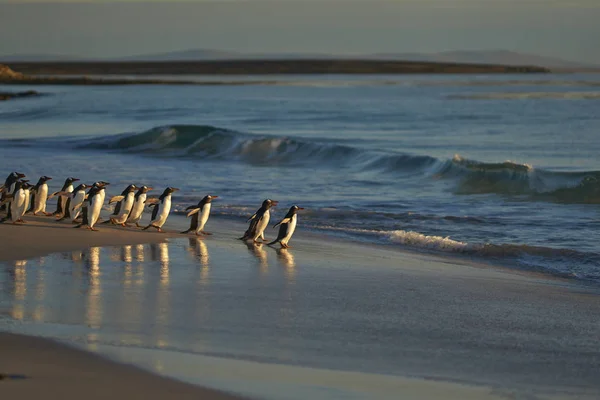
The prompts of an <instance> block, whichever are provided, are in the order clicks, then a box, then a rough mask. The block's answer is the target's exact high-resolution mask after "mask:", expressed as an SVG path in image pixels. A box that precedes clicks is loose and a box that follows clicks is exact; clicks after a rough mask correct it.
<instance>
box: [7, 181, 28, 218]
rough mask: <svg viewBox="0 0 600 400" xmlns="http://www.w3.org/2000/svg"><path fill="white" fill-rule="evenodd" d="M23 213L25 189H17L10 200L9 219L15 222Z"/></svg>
mask: <svg viewBox="0 0 600 400" xmlns="http://www.w3.org/2000/svg"><path fill="white" fill-rule="evenodd" d="M24 213H25V191H24V190H23V189H19V190H17V192H16V193H15V196H14V197H13V199H12V201H11V202H10V219H11V221H12V222H15V221H16V220H18V219H19V218H21V217H22V216H23V214H24Z"/></svg>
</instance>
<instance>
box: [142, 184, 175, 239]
mask: <svg viewBox="0 0 600 400" xmlns="http://www.w3.org/2000/svg"><path fill="white" fill-rule="evenodd" d="M178 190H179V189H178V188H174V187H168V188H166V189H165V191H164V192H163V194H161V195H160V197H159V198H158V203H156V204H153V205H152V206H154V210H152V218H151V220H150V224H149V225H148V226H147V227H145V228H144V230H146V229H148V228H150V227H153V228H156V229H158V231H159V232H162V229H161V227H162V226H163V225H164V224H165V222H167V218H168V217H169V212H171V195H172V194H173V192H176V191H178Z"/></svg>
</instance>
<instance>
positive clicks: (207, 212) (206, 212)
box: [196, 203, 210, 233]
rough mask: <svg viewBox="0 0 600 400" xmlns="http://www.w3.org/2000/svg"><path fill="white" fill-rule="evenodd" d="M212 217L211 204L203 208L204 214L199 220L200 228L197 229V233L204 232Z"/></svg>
mask: <svg viewBox="0 0 600 400" xmlns="http://www.w3.org/2000/svg"><path fill="white" fill-rule="evenodd" d="M209 216H210V203H207V204H205V205H204V207H202V214H201V215H200V217H199V219H198V228H196V233H198V232H200V231H203V230H204V225H206V221H208V217H209Z"/></svg>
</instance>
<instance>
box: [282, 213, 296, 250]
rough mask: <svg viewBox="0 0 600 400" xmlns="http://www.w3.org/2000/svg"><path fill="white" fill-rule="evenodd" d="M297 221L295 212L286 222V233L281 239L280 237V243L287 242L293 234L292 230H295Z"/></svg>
mask: <svg viewBox="0 0 600 400" xmlns="http://www.w3.org/2000/svg"><path fill="white" fill-rule="evenodd" d="M297 222H298V219H297V216H296V214H294V215H293V216H292V220H291V221H290V222H289V223H288V227H287V233H286V235H285V237H284V238H283V239H281V243H282V244H287V243H288V242H289V241H290V239H291V238H292V235H293V234H294V231H295V230H296V223H297Z"/></svg>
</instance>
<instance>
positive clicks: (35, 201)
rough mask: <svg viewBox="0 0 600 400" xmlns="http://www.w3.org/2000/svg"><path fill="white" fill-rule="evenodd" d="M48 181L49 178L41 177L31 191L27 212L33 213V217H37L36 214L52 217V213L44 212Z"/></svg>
mask: <svg viewBox="0 0 600 400" xmlns="http://www.w3.org/2000/svg"><path fill="white" fill-rule="evenodd" d="M50 179H52V178H50V177H49V176H45V175H44V176H42V177H40V179H39V180H38V182H37V184H36V185H35V186H34V187H33V189H31V207H30V208H29V210H28V212H29V211H31V212H33V215H38V213H42V214H44V215H46V216H48V215H52V213H47V212H46V201H47V200H48V184H47V183H46V182H48V181H49V180H50Z"/></svg>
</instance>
